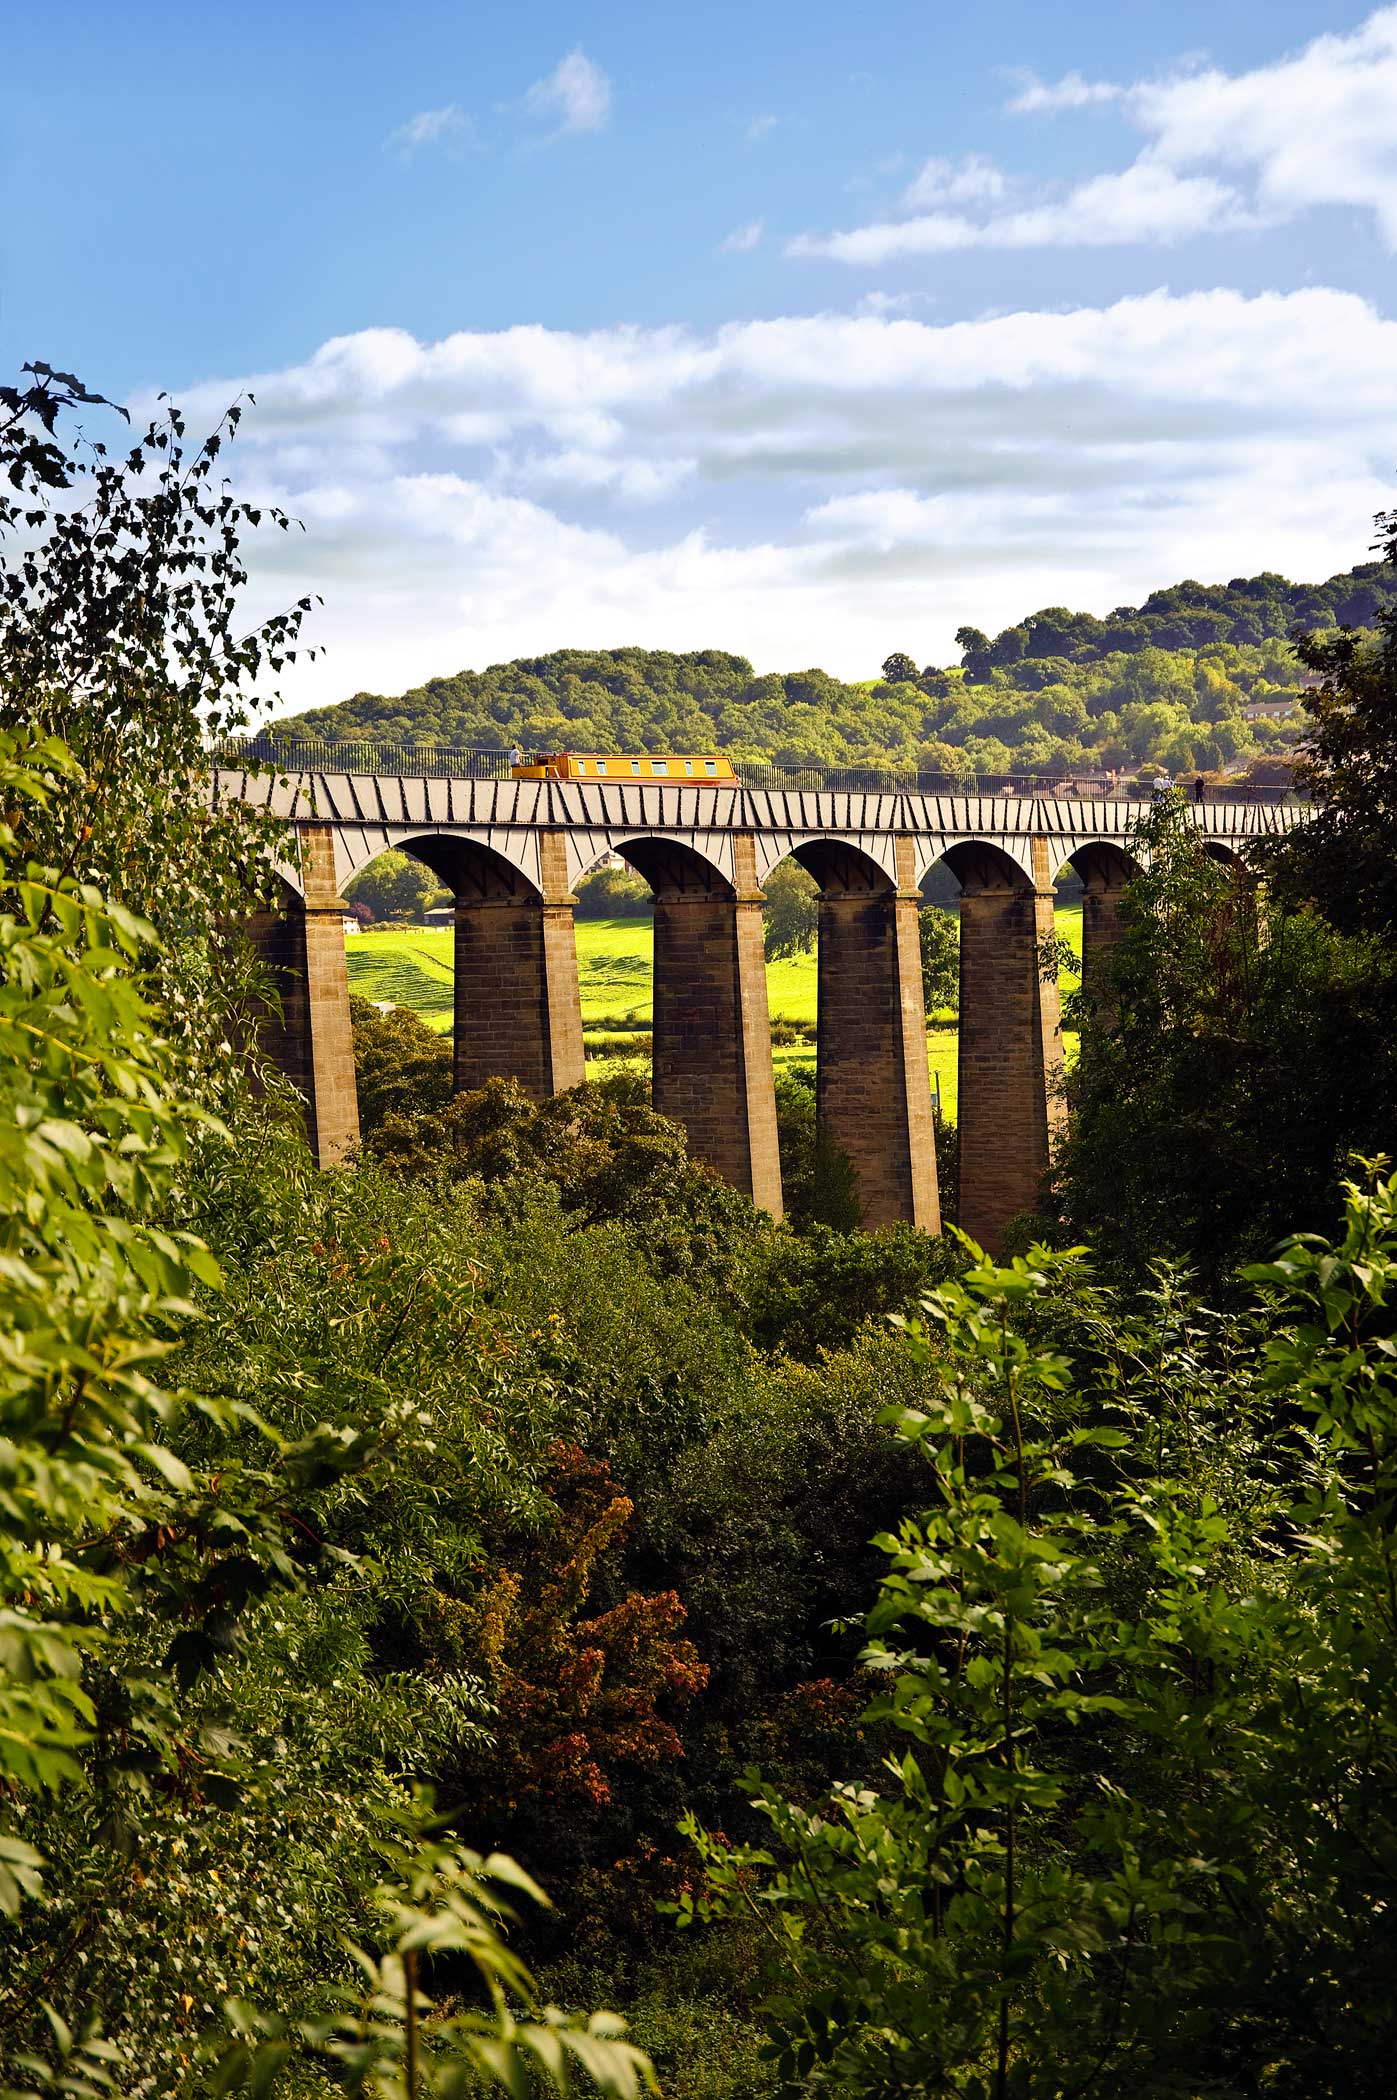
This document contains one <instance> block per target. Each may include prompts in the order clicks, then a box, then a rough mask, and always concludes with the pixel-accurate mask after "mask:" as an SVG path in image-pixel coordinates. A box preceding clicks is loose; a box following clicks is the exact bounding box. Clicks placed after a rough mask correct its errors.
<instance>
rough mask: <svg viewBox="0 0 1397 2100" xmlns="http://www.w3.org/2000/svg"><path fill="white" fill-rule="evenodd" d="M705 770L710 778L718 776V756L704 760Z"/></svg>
mask: <svg viewBox="0 0 1397 2100" xmlns="http://www.w3.org/2000/svg"><path fill="white" fill-rule="evenodd" d="M703 770H704V772H705V773H706V774H707V775H708V777H709V779H710V780H712V779H713V778H714V777H715V776H716V774H717V771H718V761H717V759H716V758H706V759H705V760H704V762H703Z"/></svg>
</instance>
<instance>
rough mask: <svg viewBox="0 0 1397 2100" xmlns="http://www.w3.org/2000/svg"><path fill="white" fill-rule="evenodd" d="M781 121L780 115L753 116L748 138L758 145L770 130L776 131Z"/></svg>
mask: <svg viewBox="0 0 1397 2100" xmlns="http://www.w3.org/2000/svg"><path fill="white" fill-rule="evenodd" d="M780 121H781V119H780V118H779V117H772V116H762V117H753V118H752V120H751V122H750V123H749V124H748V126H747V137H748V139H749V140H750V141H751V143H752V144H753V145H754V146H755V145H757V144H758V143H759V141H760V140H762V139H764V138H766V137H767V135H768V134H769V133H770V132H773V131H775V129H776V127H777V125H778V124H779V123H780Z"/></svg>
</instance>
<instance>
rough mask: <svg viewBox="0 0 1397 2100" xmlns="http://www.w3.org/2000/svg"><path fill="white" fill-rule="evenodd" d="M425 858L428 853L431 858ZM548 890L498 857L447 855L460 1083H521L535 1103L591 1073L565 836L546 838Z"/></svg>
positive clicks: (442, 867)
mask: <svg viewBox="0 0 1397 2100" xmlns="http://www.w3.org/2000/svg"><path fill="white" fill-rule="evenodd" d="M423 857H424V858H425V857H426V855H425V854H424V856H423ZM539 861H540V873H541V876H542V891H541V893H540V891H539V890H538V889H536V888H535V887H534V885H533V884H532V883H530V882H528V881H526V880H525V878H524V877H523V876H522V875H520V874H519V873H518V871H517V870H516V869H514V868H512V867H511V866H510V865H509V863H508V862H507V861H504V860H501V859H499V858H498V856H496V855H493V854H487V853H485V852H483V851H479V850H477V851H476V852H474V853H460V852H457V853H451V854H444V855H440V856H438V858H437V860H436V861H434V862H432V863H431V864H432V865H439V872H440V873H441V875H442V879H443V880H444V881H446V882H448V883H450V885H451V887H452V889H453V891H454V892H455V896H456V984H455V1029H456V1036H455V1041H456V1066H455V1083H456V1091H457V1092H458V1093H465V1092H466V1091H468V1090H469V1089H471V1088H474V1087H479V1086H484V1084H485V1082H486V1080H487V1079H494V1078H506V1079H517V1080H518V1082H519V1084H520V1086H521V1087H522V1088H523V1089H524V1092H525V1093H526V1094H527V1095H528V1096H529V1097H530V1099H531V1100H534V1101H543V1100H546V1099H547V1097H548V1096H549V1095H550V1094H560V1093H562V1092H563V1090H564V1089H565V1088H567V1087H570V1086H580V1085H581V1083H582V1081H583V1079H584V1078H585V1077H586V1068H585V1064H584V1060H583V1050H582V1007H581V1002H580V999H579V995H578V988H577V947H576V942H575V939H574V933H573V918H572V912H573V904H574V902H575V899H574V898H573V897H572V895H571V893H570V891H569V889H568V881H567V852H566V846H565V842H564V840H563V837H562V834H561V833H560V832H556V831H546V832H544V833H543V834H542V836H541V838H540V841H539Z"/></svg>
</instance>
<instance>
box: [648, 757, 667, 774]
mask: <svg viewBox="0 0 1397 2100" xmlns="http://www.w3.org/2000/svg"><path fill="white" fill-rule="evenodd" d="M650 771H651V772H652V773H668V771H669V760H668V759H667V758H652V759H651V761H650Z"/></svg>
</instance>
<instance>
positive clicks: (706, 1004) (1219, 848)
mask: <svg viewBox="0 0 1397 2100" xmlns="http://www.w3.org/2000/svg"><path fill="white" fill-rule="evenodd" d="M216 791H217V792H218V793H219V794H220V795H226V796H236V797H238V798H240V799H243V800H248V801H252V802H255V803H258V804H261V805H263V806H265V807H267V808H269V809H270V810H272V811H273V812H274V813H275V814H276V815H278V816H280V817H282V818H284V819H286V820H289V822H290V823H291V824H293V825H294V827H295V840H296V850H295V855H294V861H293V862H291V863H288V864H287V865H286V866H285V868H284V870H283V876H284V883H285V894H284V900H283V907H282V909H281V910H279V911H276V912H267V913H263V914H260V915H259V917H258V919H257V921H256V923H255V927H254V937H255V939H256V941H257V943H258V946H259V948H260V949H261V951H262V953H263V955H264V957H265V959H266V960H267V962H268V963H269V964H270V965H271V966H272V968H273V970H274V972H275V975H276V977H277V979H278V981H279V985H280V990H281V1003H282V1012H281V1017H280V1020H279V1021H277V1022H274V1023H272V1024H271V1025H270V1042H271V1048H272V1051H273V1054H274V1056H275V1058H276V1060H277V1062H278V1063H279V1064H280V1066H281V1067H282V1069H283V1070H284V1071H285V1072H286V1074H287V1076H288V1077H289V1078H291V1079H292V1080H293V1081H294V1082H295V1084H296V1085H297V1086H298V1087H300V1089H301V1090H302V1091H303V1093H304V1094H305V1096H306V1098H307V1101H308V1104H309V1122H310V1129H311V1135H312V1139H313V1143H314V1146H315V1150H316V1154H317V1156H318V1158H319V1159H320V1160H321V1162H322V1163H327V1164H328V1163H330V1162H332V1161H334V1160H337V1159H340V1158H343V1157H344V1156H345V1154H346V1153H347V1152H348V1151H349V1150H350V1149H351V1148H352V1146H353V1145H354V1143H355V1141H356V1140H357V1137H358V1107H357V1102H356V1097H355V1085H354V1058H353V1047H352V1042H351V1036H350V1026H349V995H348V985H347V979H346V971H345V958H344V938H343V928H342V924H341V919H342V913H343V909H344V907H343V905H342V903H341V901H340V892H341V889H342V886H343V885H344V884H345V883H346V882H348V881H349V880H350V878H351V877H352V876H354V875H355V874H357V873H358V872H359V871H360V870H361V869H362V868H364V867H366V866H367V865H368V863H369V862H370V861H371V860H373V859H374V858H375V856H376V855H377V854H379V853H381V852H383V851H384V850H385V848H387V847H397V848H400V849H402V850H404V851H407V852H409V853H412V854H415V855H416V856H417V857H418V858H419V859H421V860H422V861H424V862H425V863H426V864H427V866H428V867H430V868H431V869H432V870H433V872H434V873H435V874H436V875H438V876H439V877H440V879H441V880H442V882H443V883H444V884H446V885H447V886H448V887H449V888H450V889H451V891H452V892H453V894H454V896H455V899H456V931H455V961H456V986H455V1074H456V1084H457V1086H458V1087H459V1088H467V1087H474V1086H479V1085H481V1084H483V1083H484V1081H485V1080H487V1079H489V1078H491V1077H493V1076H495V1075H501V1076H509V1077H513V1078H515V1079H517V1080H518V1081H519V1083H520V1085H521V1086H522V1087H523V1088H524V1089H525V1091H526V1092H527V1093H528V1094H530V1095H531V1096H533V1097H535V1098H539V1099H541V1098H543V1097H544V1096H546V1095H548V1094H553V1093H557V1092H560V1091H561V1090H562V1089H563V1088H565V1087H570V1086H574V1085H576V1084H577V1083H578V1082H579V1081H580V1080H581V1079H582V1078H583V1076H584V1067H583V1047H582V1018H581V1010H580V1005H579V998H578V975H577V955H576V949H575V946H574V941H573V924H572V912H573V902H574V898H573V889H574V886H575V884H576V883H577V881H578V880H579V878H580V877H581V876H582V875H583V874H585V873H586V872H587V870H588V869H589V868H591V867H592V866H593V865H595V863H596V862H597V861H598V860H599V859H600V858H601V856H602V855H604V854H606V853H609V852H615V853H618V854H620V855H621V856H622V857H623V858H624V859H625V860H626V861H628V862H629V863H630V865H631V866H632V867H633V868H635V869H636V870H637V871H638V872H639V873H640V874H641V875H642V876H643V877H644V878H645V880H646V881H647V882H648V883H649V884H650V886H651V888H652V890H653V891H654V898H655V949H654V958H655V959H654V1102H655V1106H656V1108H657V1109H659V1110H661V1111H662V1112H663V1113H664V1114H666V1115H669V1116H673V1117H674V1118H675V1119H676V1120H677V1121H678V1122H680V1123H682V1124H683V1125H684V1126H685V1128H686V1129H687V1131H688V1134H689V1142H690V1147H691V1150H692V1151H693V1153H694V1154H695V1155H696V1156H697V1157H698V1158H700V1159H703V1160H706V1161H707V1162H708V1163H709V1165H710V1166H712V1167H713V1168H714V1169H715V1170H716V1171H717V1172H718V1173H719V1174H721V1175H722V1176H723V1177H724V1178H725V1179H726V1180H727V1181H729V1182H731V1183H732V1184H733V1185H734V1186H735V1187H737V1188H740V1189H744V1190H746V1191H747V1192H748V1194H750V1195H751V1196H752V1197H753V1199H754V1200H755V1201H756V1202H757V1203H759V1204H762V1205H764V1206H765V1207H766V1208H767V1209H769V1210H771V1211H773V1212H775V1213H777V1214H778V1215H779V1214H780V1210H781V1170H780V1161H779V1157H778V1151H777V1141H776V1108H775V1097H774V1090H773V1078H772V1063H771V1043H770V1032H769V1024H768V1014H767V995H766V976H765V971H764V966H763V960H762V883H763V881H764V879H765V878H766V876H767V875H768V874H769V873H770V871H771V870H772V868H774V867H775V866H776V864H777V863H778V862H779V861H780V860H782V859H783V858H784V857H785V856H786V855H788V854H790V855H794V857H795V858H796V859H797V860H798V861H799V862H800V863H801V864H802V865H803V866H804V867H805V868H806V869H807V870H808V871H809V872H810V874H811V875H813V876H814V878H815V880H816V881H817V882H818V884H819V887H820V901H819V1005H818V1024H817V1026H818V1049H817V1085H816V1103H817V1118H818V1126H819V1128H820V1131H821V1133H822V1135H823V1136H824V1137H825V1139H826V1140H827V1141H828V1142H830V1143H831V1144H832V1145H834V1146H836V1147H838V1149H839V1150H841V1151H842V1152H843V1153H845V1154H846V1155H847V1157H848V1159H849V1161H850V1163H851V1165H852V1168H853V1172H854V1176H855V1182H856V1187H857V1192H858V1198H859V1201H860V1203H861V1206H862V1209H863V1215H864V1220H865V1223H866V1224H868V1225H869V1226H873V1227H877V1226H884V1225H889V1224H892V1223H894V1222H895V1221H897V1220H899V1219H905V1220H907V1221H909V1222H910V1223H912V1224H915V1225H919V1226H921V1227H923V1228H924V1229H926V1230H928V1231H933V1232H934V1231H937V1230H938V1229H939V1225H940V1209H939V1203H938V1197H937V1186H936V1153H935V1146H934V1143H933V1132H932V1109H931V1097H930V1088H929V1082H928V1077H927V1058H926V1049H925V1036H924V1021H923V1010H922V989H921V965H920V951H919V942H918V933H917V907H918V902H919V888H918V886H919V884H920V882H921V880H922V878H923V876H924V875H925V874H926V873H927V871H928V870H929V869H930V868H931V867H932V865H933V864H934V863H935V862H936V861H937V860H942V859H944V860H945V861H946V862H947V863H948V865H949V866H950V868H951V870H952V872H953V873H954V875H955V877H956V879H957V880H958V882H959V883H960V886H961V901H960V919H961V965H960V968H961V998H960V1073H959V1095H960V1099H959V1130H960V1185H961V1194H960V1220H961V1223H962V1225H963V1226H964V1227H965V1229H966V1230H967V1231H968V1232H970V1233H972V1234H973V1235H974V1236H975V1237H976V1238H977V1239H979V1240H981V1241H982V1242H984V1243H986V1244H989V1245H994V1244H995V1243H996V1241H997V1238H998V1235H999V1232H1000V1230H1001V1228H1002V1226H1003V1225H1004V1223H1005V1222H1006V1220H1007V1219H1009V1218H1010V1217H1012V1216H1013V1215H1014V1214H1015V1213H1016V1212H1017V1211H1020V1210H1022V1209H1025V1208H1027V1207H1028V1206H1029V1205H1030V1204H1031V1203H1032V1202H1033V1199H1034V1195H1035V1191H1036V1188H1037V1185H1038V1181H1039V1177H1040V1176H1041V1174H1042V1171H1043V1169H1044V1166H1045V1164H1046V1162H1047V1158H1048V1149H1049V1143H1050V1139H1051V1134H1052V1131H1053V1128H1054V1125H1055V1123H1056V1121H1057V1120H1058V1118H1059V1117H1060V1115H1061V1090H1060V1086H1059V1083H1058V1082H1059V1079H1060V1075H1061V1068H1062V1036H1061V1024H1060V1016H1059V1011H1058V994H1057V986H1056V982H1055V980H1054V979H1053V978H1052V977H1051V976H1048V977H1047V978H1046V979H1045V977H1044V975H1043V973H1042V970H1041V967H1040V961H1039V948H1040V943H1041V942H1042V941H1043V940H1044V939H1045V938H1046V937H1048V936H1049V935H1051V933H1052V930H1053V916H1052V913H1053V883H1054V880H1055V878H1056V876H1057V875H1058V873H1059V872H1060V870H1061V869H1062V867H1063V866H1064V864H1065V863H1066V862H1068V861H1071V862H1072V864H1073V865H1074V867H1075V868H1076V869H1077V871H1078V873H1079V874H1080V876H1081V878H1082V882H1083V885H1084V891H1085V902H1084V911H1083V969H1084V973H1085V974H1086V975H1088V976H1089V975H1090V973H1091V972H1092V971H1093V970H1094V969H1096V968H1098V967H1099V965H1100V962H1101V958H1102V956H1103V955H1104V954H1105V953H1106V952H1107V951H1108V950H1109V948H1110V945H1111V943H1112V942H1113V941H1114V940H1115V939H1116V938H1117V935H1118V930H1119V917H1118V905H1119V899H1120V895H1121V891H1122V887H1123V885H1124V882H1125V880H1126V878H1127V876H1128V874H1129V872H1130V869H1131V866H1132V864H1133V863H1132V843H1133V842H1132V832H1133V828H1134V825H1135V823H1136V821H1137V820H1138V817H1139V813H1140V805H1139V803H1138V802H1129V801H1125V800H1120V801H1095V800H1091V801H1086V800H1080V799H1078V798H1077V797H1076V796H1072V795H1063V796H1060V797H1058V796H1052V795H1043V796H1032V797H1030V796H1010V795H994V796H988V795H986V796H968V797H967V796H953V795H939V794H921V793H888V794H858V793H834V792H802V791H797V790H784V791H767V790H762V789H755V788H749V787H737V788H721V787H718V788H714V787H707V786H704V787H689V786H686V785H684V784H682V783H679V782H674V783H660V784H653V785H652V784H649V783H646V784H644V785H638V784H635V783H632V782H625V783H623V782H619V781H618V782H614V783H609V782H608V783H601V782H598V783H595V784H594V783H592V782H581V781H554V780H543V781H538V780H462V779H449V778H416V779H414V778H407V777H402V776H399V775H391V776H387V775H364V774H348V773H330V772H303V773H290V774H283V775H277V774H274V773H271V772H247V773H240V772H234V771H229V770H222V771H220V772H219V773H218V774H217V776H216ZM1297 814H1298V813H1297V812H1295V811H1294V810H1292V809H1286V808H1282V807H1279V806H1277V805H1276V804H1274V803H1265V802H1255V801H1243V800H1238V801H1235V802H1233V801H1210V802H1209V803H1208V805H1207V806H1204V807H1199V808H1196V809H1193V810H1192V811H1191V815H1192V819H1193V821H1194V822H1195V823H1197V824H1198V825H1199V827H1200V828H1201V829H1202V830H1203V832H1204V833H1205V835H1206V838H1207V841H1208V844H1209V848H1210V850H1212V851H1214V852H1216V853H1218V854H1221V855H1224V856H1227V857H1231V856H1233V855H1235V854H1236V853H1237V852H1238V851H1239V849H1240V848H1241V847H1242V845H1243V844H1244V843H1245V841H1246V840H1247V839H1248V838H1252V837H1255V836H1257V835H1258V834H1261V833H1266V832H1274V831H1277V830H1281V829H1284V828H1286V827H1288V826H1289V825H1290V824H1292V823H1294V822H1295V821H1297Z"/></svg>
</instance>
